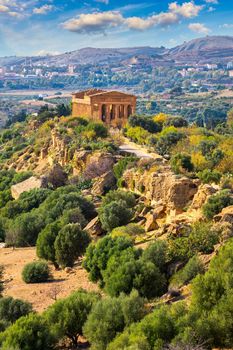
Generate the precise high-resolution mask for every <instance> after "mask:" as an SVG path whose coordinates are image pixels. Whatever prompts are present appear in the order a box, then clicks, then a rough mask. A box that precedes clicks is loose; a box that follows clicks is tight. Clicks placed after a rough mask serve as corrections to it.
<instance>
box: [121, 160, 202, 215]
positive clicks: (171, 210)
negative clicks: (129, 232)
mask: <svg viewBox="0 0 233 350" xmlns="http://www.w3.org/2000/svg"><path fill="white" fill-rule="evenodd" d="M124 183H125V187H126V188H128V189H130V190H132V191H134V192H136V193H138V194H140V195H143V196H145V198H146V200H147V201H149V202H150V204H151V205H156V204H157V203H158V202H159V203H160V204H161V205H163V206H165V207H166V213H167V215H177V214H180V213H182V212H183V211H184V209H185V207H186V206H187V205H188V204H190V202H191V201H192V200H193V198H194V195H195V194H196V193H197V192H198V186H199V181H197V180H192V179H189V178H187V177H183V176H178V175H175V174H174V173H172V172H171V170H170V168H169V167H164V170H163V171H154V172H151V171H150V170H147V171H144V173H141V170H140V169H139V170H135V169H130V170H128V171H126V172H125V174H124Z"/></svg>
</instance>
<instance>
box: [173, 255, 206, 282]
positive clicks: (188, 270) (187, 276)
mask: <svg viewBox="0 0 233 350" xmlns="http://www.w3.org/2000/svg"><path fill="white" fill-rule="evenodd" d="M202 273H204V265H203V263H202V262H201V261H200V259H199V258H198V256H197V255H194V256H193V257H192V258H191V259H190V260H189V261H188V262H187V264H186V265H185V266H184V267H183V268H182V269H181V270H180V271H178V272H176V273H175V274H174V275H173V276H172V279H171V282H170V287H181V286H182V285H184V284H186V283H188V282H190V281H191V280H192V279H193V278H194V277H196V276H197V275H198V274H202Z"/></svg>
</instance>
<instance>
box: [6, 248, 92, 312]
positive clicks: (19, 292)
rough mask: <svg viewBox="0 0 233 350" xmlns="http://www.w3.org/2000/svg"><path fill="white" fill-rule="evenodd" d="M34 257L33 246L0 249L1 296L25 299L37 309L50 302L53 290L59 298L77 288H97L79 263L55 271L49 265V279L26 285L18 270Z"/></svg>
mask: <svg viewBox="0 0 233 350" xmlns="http://www.w3.org/2000/svg"><path fill="white" fill-rule="evenodd" d="M35 260H37V257H36V250H35V248H19V249H15V250H13V249H12V248H2V249H0V265H3V266H4V281H5V283H4V292H3V295H4V296H12V297H14V298H20V299H23V300H27V301H29V302H30V303H32V305H33V308H34V310H36V311H39V312H41V311H43V310H44V309H46V308H47V307H48V306H49V305H51V304H52V303H53V302H54V293H55V291H57V292H58V295H57V298H58V299H59V298H62V297H66V296H68V295H69V294H70V293H71V292H72V291H74V290H77V289H79V288H83V289H86V290H90V291H97V290H98V287H97V286H96V285H95V284H93V283H91V282H90V281H89V280H88V276H87V273H86V271H85V270H84V269H83V268H82V267H81V266H80V264H77V265H76V266H75V267H74V268H73V269H72V271H71V272H69V273H67V272H65V271H64V270H55V269H54V267H53V266H51V272H52V275H53V281H51V282H48V283H37V284H26V283H24V282H23V281H22V278H21V272H22V269H23V267H24V265H25V264H27V263H29V262H32V261H35ZM55 294H56V293H55Z"/></svg>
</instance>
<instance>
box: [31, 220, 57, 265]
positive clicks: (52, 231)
mask: <svg viewBox="0 0 233 350" xmlns="http://www.w3.org/2000/svg"><path fill="white" fill-rule="evenodd" d="M60 230H61V223H60V222H59V221H55V222H54V223H52V224H49V225H47V226H46V227H45V228H44V229H43V230H42V231H41V232H40V233H39V236H38V238H37V241H36V253H37V256H38V257H39V258H41V259H45V260H48V261H51V262H52V263H53V264H54V266H55V267H58V264H57V261H56V253H55V247H54V243H55V240H56V238H57V236H58V233H59V231H60Z"/></svg>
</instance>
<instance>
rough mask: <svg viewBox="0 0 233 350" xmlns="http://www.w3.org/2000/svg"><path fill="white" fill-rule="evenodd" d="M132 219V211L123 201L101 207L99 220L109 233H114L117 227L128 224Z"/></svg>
mask: <svg viewBox="0 0 233 350" xmlns="http://www.w3.org/2000/svg"><path fill="white" fill-rule="evenodd" d="M132 217H133V212H132V210H131V209H130V208H128V207H127V203H126V202H125V201H123V200H121V199H120V200H119V201H113V202H111V203H109V204H106V205H104V206H101V208H100V209H99V218H100V221H101V224H102V227H103V229H104V230H106V231H108V232H110V231H112V230H113V229H114V228H115V227H118V226H123V225H126V224H128V223H129V221H130V220H131V219H132Z"/></svg>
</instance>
